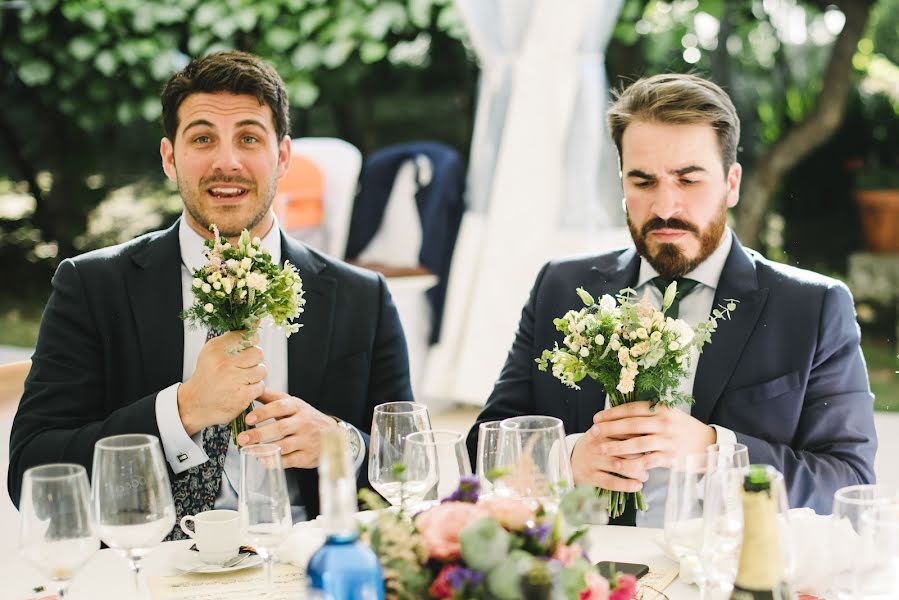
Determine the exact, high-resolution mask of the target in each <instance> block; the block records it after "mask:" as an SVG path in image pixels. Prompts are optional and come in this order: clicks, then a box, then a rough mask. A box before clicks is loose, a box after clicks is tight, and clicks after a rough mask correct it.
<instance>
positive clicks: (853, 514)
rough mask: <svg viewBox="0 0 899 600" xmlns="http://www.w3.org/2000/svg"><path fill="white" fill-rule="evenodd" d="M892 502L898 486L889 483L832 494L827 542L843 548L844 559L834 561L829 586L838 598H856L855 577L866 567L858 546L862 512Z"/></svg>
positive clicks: (897, 496)
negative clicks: (829, 535) (831, 509)
mask: <svg viewBox="0 0 899 600" xmlns="http://www.w3.org/2000/svg"><path fill="white" fill-rule="evenodd" d="M893 504H899V489H897V488H894V487H892V486H888V485H882V484H878V485H874V484H868V485H850V486H847V487H844V488H840V489H838V490H837V491H836V493H835V494H834V496H833V516H832V517H831V519H832V522H831V529H830V531H831V540H830V543H831V546H832V547H833V548H843V549H844V551H842V552H840V555H841V556H842V557H843V559H842V560H840V561H834V562H835V564H834V565H833V569H832V571H833V577H832V579H831V584H830V586H831V588H832V592H833V595H834V596H835V597H837V598H839V599H840V600H854V599H855V598H856V588H857V586H858V583H857V582H856V576H857V574H859V573H861V572H863V571H864V569H865V562H866V558H865V554H864V552H862V547H861V546H862V538H861V529H862V528H861V517H862V515H863V514H864V513H865V512H867V511H870V510H872V509H874V508H876V507H878V506H889V505H893ZM828 597H829V596H828Z"/></svg>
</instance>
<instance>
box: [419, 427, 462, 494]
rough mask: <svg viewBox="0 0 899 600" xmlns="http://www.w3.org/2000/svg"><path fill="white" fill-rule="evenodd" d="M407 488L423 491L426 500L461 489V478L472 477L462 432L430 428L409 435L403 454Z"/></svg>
mask: <svg viewBox="0 0 899 600" xmlns="http://www.w3.org/2000/svg"><path fill="white" fill-rule="evenodd" d="M404 462H405V465H406V486H407V488H408V489H410V490H411V489H415V490H418V489H422V490H424V492H423V497H424V498H425V499H427V500H442V499H443V498H447V497H449V496H451V495H452V494H453V493H454V492H455V491H456V490H458V489H459V481H460V480H461V479H462V477H466V476H469V475H471V462H470V461H469V459H468V450H467V449H466V448H465V437H464V436H463V435H462V434H461V433H457V432H455V431H448V430H445V429H428V430H426V431H418V432H416V433H410V434H409V435H408V436H406V450H405V453H404Z"/></svg>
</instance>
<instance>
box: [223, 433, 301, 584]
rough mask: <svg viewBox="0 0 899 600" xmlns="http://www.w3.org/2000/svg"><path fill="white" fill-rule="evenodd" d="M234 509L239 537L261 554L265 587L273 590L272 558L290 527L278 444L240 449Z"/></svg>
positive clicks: (284, 480) (287, 500) (287, 501)
mask: <svg viewBox="0 0 899 600" xmlns="http://www.w3.org/2000/svg"><path fill="white" fill-rule="evenodd" d="M237 512H238V519H239V521H240V533H241V537H242V538H243V539H244V540H246V541H247V543H249V544H250V545H251V546H253V548H254V549H255V550H256V553H257V554H258V555H259V556H261V557H262V560H263V562H264V563H265V578H266V582H267V584H268V589H269V592H270V593H274V584H273V582H272V558H273V555H274V552H275V550H277V548H278V546H280V545H281V542H283V541H284V539H285V538H286V537H287V535H288V534H289V533H290V528H291V527H292V526H293V520H292V519H291V515H290V498H289V496H288V494H287V478H286V477H285V475H284V467H283V466H282V462H281V448H280V447H279V446H277V445H275V444H256V445H254V446H245V447H243V448H241V449H240V490H239V492H238V499H237Z"/></svg>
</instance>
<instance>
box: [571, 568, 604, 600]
mask: <svg viewBox="0 0 899 600" xmlns="http://www.w3.org/2000/svg"><path fill="white" fill-rule="evenodd" d="M584 583H586V584H587V587H586V588H585V589H584V590H582V591H581V593H580V594H579V595H578V600H609V582H608V581H607V580H606V578H605V577H603V576H602V575H600V574H599V573H597V572H596V571H587V574H586V575H584Z"/></svg>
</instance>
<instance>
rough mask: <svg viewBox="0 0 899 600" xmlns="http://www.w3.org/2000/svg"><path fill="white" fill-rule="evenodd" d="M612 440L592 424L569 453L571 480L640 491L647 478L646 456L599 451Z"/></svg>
mask: <svg viewBox="0 0 899 600" xmlns="http://www.w3.org/2000/svg"><path fill="white" fill-rule="evenodd" d="M612 441H615V440H613V439H612V438H609V437H605V436H603V434H602V433H601V432H600V430H599V429H598V428H597V426H596V425H594V426H593V427H591V428H590V429H588V430H587V432H586V433H584V435H582V436H581V437H580V438H579V439H578V441H577V443H576V444H575V445H574V450H573V452H572V453H571V471H572V474H573V475H574V482H575V483H576V484H578V485H593V486H596V487H600V488H603V489H607V490H613V491H617V492H638V491H640V490H641V489H642V488H643V482H645V481H646V480H647V479H648V478H649V468H648V466H647V462H648V459H646V458H645V457H644V456H643V455H639V456H637V457H625V456H610V455H608V454H605V453H602V452H600V448H602V447H603V446H604V445H605V444H606V443H609V442H612ZM616 474H617V475H616ZM618 475H622V476H623V477H618Z"/></svg>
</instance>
